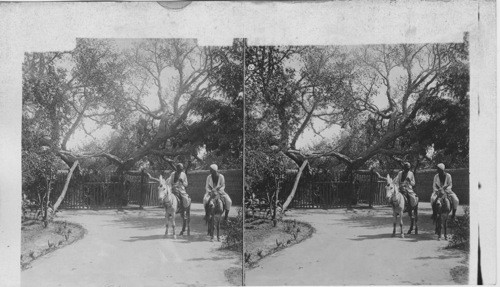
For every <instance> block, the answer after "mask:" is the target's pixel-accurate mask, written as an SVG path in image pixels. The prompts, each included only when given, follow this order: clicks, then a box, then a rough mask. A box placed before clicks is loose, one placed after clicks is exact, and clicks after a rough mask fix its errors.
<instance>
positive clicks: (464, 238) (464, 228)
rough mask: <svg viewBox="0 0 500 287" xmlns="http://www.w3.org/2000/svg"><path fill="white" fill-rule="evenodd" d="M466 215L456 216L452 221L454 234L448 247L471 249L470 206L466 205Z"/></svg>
mask: <svg viewBox="0 0 500 287" xmlns="http://www.w3.org/2000/svg"><path fill="white" fill-rule="evenodd" d="M463 209H464V215H463V216H456V218H455V220H454V221H453V222H452V224H451V225H452V226H453V235H452V236H451V239H450V243H449V244H448V248H453V249H459V250H464V251H469V245H470V219H469V206H467V205H466V206H464V207H463ZM450 222H451V220H450Z"/></svg>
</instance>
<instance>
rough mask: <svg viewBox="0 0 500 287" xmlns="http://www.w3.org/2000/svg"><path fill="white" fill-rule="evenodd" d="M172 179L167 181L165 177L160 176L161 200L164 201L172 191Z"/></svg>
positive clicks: (159, 189)
mask: <svg viewBox="0 0 500 287" xmlns="http://www.w3.org/2000/svg"><path fill="white" fill-rule="evenodd" d="M169 181H170V179H167V180H165V179H164V178H163V176H161V175H160V178H159V179H158V183H159V185H158V198H159V199H160V200H163V199H164V198H165V197H167V196H168V195H169V194H170V193H171V192H172V191H171V187H170V182H169Z"/></svg>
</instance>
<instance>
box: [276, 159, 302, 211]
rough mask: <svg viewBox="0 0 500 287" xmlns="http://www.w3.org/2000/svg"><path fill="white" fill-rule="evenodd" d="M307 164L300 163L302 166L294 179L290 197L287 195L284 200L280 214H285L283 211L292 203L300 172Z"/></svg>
mask: <svg viewBox="0 0 500 287" xmlns="http://www.w3.org/2000/svg"><path fill="white" fill-rule="evenodd" d="M307 164H308V161H307V160H305V161H304V162H303V163H302V165H301V166H300V168H299V172H298V173H297V176H296V177H295V182H294V184H293V188H292V191H291V192H290V195H288V198H287V199H286V201H285V203H284V204H283V208H282V209H281V212H282V213H283V212H285V210H286V209H287V208H288V205H290V203H291V202H292V200H293V197H294V196H295V192H296V191H297V186H298V185H299V180H300V176H301V175H302V171H304V168H305V167H306V166H307Z"/></svg>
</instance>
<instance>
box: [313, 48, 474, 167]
mask: <svg viewBox="0 0 500 287" xmlns="http://www.w3.org/2000/svg"><path fill="white" fill-rule="evenodd" d="M456 48H457V45H456V44H425V45H410V44H400V45H376V46H364V47H359V48H357V49H353V52H352V55H353V59H354V60H355V63H356V67H357V68H356V72H355V75H356V76H355V78H354V80H353V81H352V82H351V85H350V92H349V93H347V94H346V95H347V97H348V98H349V99H350V102H351V104H352V106H351V110H354V111H356V114H357V115H356V117H355V118H354V119H353V120H352V121H350V122H349V125H348V126H347V131H348V132H349V134H350V136H349V137H348V140H346V141H345V143H344V144H343V145H340V146H339V148H338V149H332V150H330V151H326V152H324V151H323V152H320V153H316V154H314V153H313V155H311V156H313V157H314V156H333V157H336V158H337V159H338V160H339V161H341V162H342V163H343V164H344V165H345V166H346V171H347V174H351V173H352V172H353V171H355V170H357V169H359V168H361V167H363V166H364V165H365V164H366V163H367V161H369V160H370V159H373V158H374V157H376V156H380V155H384V156H389V157H392V158H394V159H398V158H400V157H401V156H405V155H407V154H416V155H418V154H425V153H426V149H427V144H429V143H430V141H429V140H427V142H424V141H423V140H419V139H417V138H415V135H417V134H420V135H422V134H427V136H426V137H425V138H426V139H429V138H430V137H431V138H432V137H433V140H434V141H435V140H436V139H438V138H440V139H441V140H443V138H446V137H447V135H443V134H440V133H439V131H438V127H439V126H441V128H443V127H446V128H447V129H449V128H450V127H453V126H456V124H454V123H453V122H451V121H453V117H451V116H452V114H453V113H455V114H457V116H459V115H463V114H464V111H463V109H462V111H461V112H459V113H457V112H456V111H453V110H450V109H449V108H452V107H453V106H454V105H455V106H456V107H459V108H460V107H464V106H465V105H466V104H467V102H468V100H467V99H466V97H464V96H463V94H464V91H465V90H466V88H465V86H466V85H464V84H463V81H461V82H460V85H461V86H460V89H461V94H462V96H458V97H455V96H454V95H455V94H456V93H455V92H456V91H453V87H452V86H450V84H451V83H450V81H456V78H455V77H457V76H458V74H457V73H455V74H454V73H453V71H455V72H456V71H463V70H466V69H467V64H466V57H465V58H464V57H463V53H461V52H460V51H457V49H456ZM463 75H464V74H463V73H462V72H460V77H462V76H463ZM465 77H467V75H466V76H465ZM452 78H453V80H451V79H452ZM457 88H458V87H457ZM444 106H446V107H447V108H446V109H445V108H444ZM445 122H446V124H444V123H445ZM461 122H464V121H461ZM465 122H466V120H465ZM437 123H440V125H437ZM429 134H430V135H429ZM349 138H350V140H349ZM409 140H410V141H409ZM435 142H436V144H437V141H435ZM416 143H418V144H416Z"/></svg>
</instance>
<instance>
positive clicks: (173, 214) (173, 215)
mask: <svg viewBox="0 0 500 287" xmlns="http://www.w3.org/2000/svg"><path fill="white" fill-rule="evenodd" d="M171 216H172V217H171V218H172V234H173V235H174V239H177V235H176V234H175V210H174V211H173V212H172V215H171Z"/></svg>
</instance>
